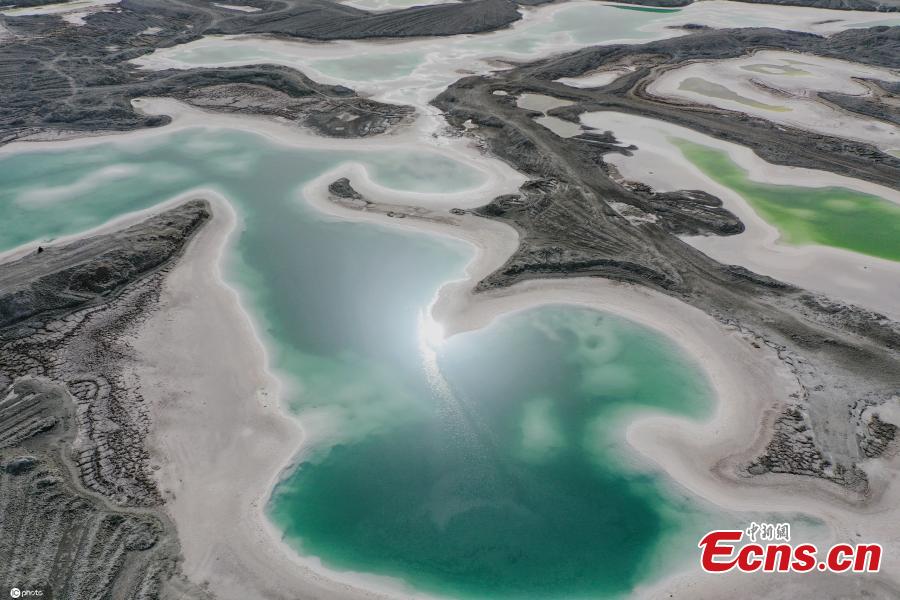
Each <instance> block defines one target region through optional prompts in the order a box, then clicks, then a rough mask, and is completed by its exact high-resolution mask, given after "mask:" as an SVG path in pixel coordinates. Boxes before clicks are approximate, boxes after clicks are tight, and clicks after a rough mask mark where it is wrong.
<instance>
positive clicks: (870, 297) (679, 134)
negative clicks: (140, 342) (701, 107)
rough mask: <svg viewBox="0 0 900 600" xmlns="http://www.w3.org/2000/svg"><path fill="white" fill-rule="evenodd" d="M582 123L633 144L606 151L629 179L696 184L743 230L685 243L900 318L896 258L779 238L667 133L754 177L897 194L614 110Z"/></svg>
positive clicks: (663, 185) (656, 184) (896, 198)
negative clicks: (629, 152) (626, 152)
mask: <svg viewBox="0 0 900 600" xmlns="http://www.w3.org/2000/svg"><path fill="white" fill-rule="evenodd" d="M581 120H582V123H583V124H584V125H588V126H590V127H595V128H596V129H598V130H600V131H606V130H610V131H612V132H613V133H614V134H615V135H616V137H617V138H618V139H619V140H620V141H621V142H622V143H623V144H626V145H628V144H634V145H635V146H637V147H638V150H637V151H635V152H634V156H632V157H626V156H622V155H619V154H608V155H607V156H606V158H605V159H606V160H607V161H608V162H609V163H611V164H613V165H615V166H616V167H617V168H618V170H619V172H620V173H621V174H622V176H623V177H625V178H626V179H628V180H631V181H640V182H643V183H646V184H648V185H650V186H652V187H653V188H654V189H655V190H657V191H660V192H666V191H673V190H683V189H701V190H704V191H707V192H709V193H711V194H714V195H716V196H718V197H719V198H721V199H722V201H723V203H724V206H725V208H727V209H728V210H730V211H731V212H733V213H734V214H735V215H737V216H738V217H739V218H740V220H741V221H742V222H743V223H744V225H745V226H746V230H745V231H744V232H743V233H741V234H739V235H734V236H727V237H721V236H690V237H685V238H684V239H685V241H687V242H688V243H689V244H691V245H692V246H694V247H695V248H697V249H699V250H701V251H702V252H704V253H705V254H707V255H708V256H710V257H712V258H714V259H716V260H717V261H719V262H722V263H725V264H735V265H741V266H743V267H746V268H748V269H750V270H752V271H755V272H757V273H762V274H764V275H769V276H771V277H774V278H776V279H780V280H782V281H786V282H788V283H793V284H795V285H798V286H800V287H803V288H806V289H809V290H812V291H816V292H821V293H824V294H826V295H829V296H832V297H834V298H838V299H841V300H844V301H846V302H851V303H853V304H857V305H859V306H862V307H866V308H869V309H872V310H876V311H879V312H882V313H884V314H886V315H888V316H890V317H892V318H894V319H898V320H900V304H898V302H897V300H896V299H897V298H898V297H900V263H897V262H894V261H890V260H885V259H880V258H875V257H871V256H866V255H863V254H858V253H856V252H850V251H848V250H843V249H841V248H832V247H827V246H790V245H787V244H785V243H783V242H781V241H780V240H779V238H780V233H779V232H778V230H777V229H776V228H775V227H773V226H772V225H770V224H769V223H767V222H766V221H764V220H763V219H762V218H761V217H760V216H759V215H758V214H756V212H755V211H754V210H753V208H752V207H751V206H750V205H749V204H748V203H747V201H746V200H744V198H743V197H741V195H740V194H738V193H736V192H734V191H733V190H731V189H730V188H727V187H725V186H723V185H720V184H718V183H716V182H715V181H713V180H712V179H711V178H710V177H708V176H707V175H706V174H705V173H703V171H701V170H700V169H699V168H698V167H696V166H695V165H694V164H693V163H692V162H690V161H689V160H688V159H687V158H685V157H684V155H683V154H682V153H681V151H680V150H679V149H678V147H677V146H675V145H674V144H672V143H671V142H670V141H669V138H670V137H676V138H683V139H686V140H689V141H692V142H695V143H698V144H703V145H704V146H709V147H711V148H716V149H718V150H723V151H725V152H727V153H728V156H729V158H731V160H733V161H734V162H735V163H736V164H737V165H738V166H740V167H741V168H742V169H744V170H746V171H747V173H748V177H749V178H750V179H751V180H753V181H759V182H765V183H770V184H777V185H792V186H801V187H814V188H815V187H828V186H837V187H845V188H848V189H851V190H856V191H859V192H863V193H867V194H873V195H875V196H880V197H882V198H884V199H886V200H888V201H892V202H896V203H900V191H897V190H893V189H891V188H887V187H885V186H881V185H877V184H874V183H868V182H865V181H862V180H859V179H851V178H849V177H843V176H840V175H835V174H832V173H828V172H826V171H815V170H812V169H801V168H796V167H782V166H778V165H773V164H771V163H768V162H766V161H764V160H762V159H761V158H760V157H759V156H757V155H756V154H755V153H754V152H753V151H752V150H750V149H749V148H746V147H744V146H739V145H737V144H732V143H730V142H725V141H722V140H719V139H716V138H714V137H711V136H708V135H704V134H702V133H698V132H695V131H693V130H691V129H687V128H685V127H680V126H678V125H672V124H670V123H666V122H664V121H657V120H654V119H648V118H645V117H638V116H634V115H626V114H623V113H616V112H605V111H604V112H596V113H588V114H585V115H582V119H581Z"/></svg>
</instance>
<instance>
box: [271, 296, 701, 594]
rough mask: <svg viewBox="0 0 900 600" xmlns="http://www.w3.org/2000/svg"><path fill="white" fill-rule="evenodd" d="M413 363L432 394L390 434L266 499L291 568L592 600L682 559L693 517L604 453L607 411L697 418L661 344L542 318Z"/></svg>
mask: <svg viewBox="0 0 900 600" xmlns="http://www.w3.org/2000/svg"><path fill="white" fill-rule="evenodd" d="M429 357H430V353H429V352H428V351H425V352H424V353H423V356H422V358H421V360H422V361H423V363H424V364H425V369H426V371H428V370H429V366H428V365H429V364H430V365H431V367H430V369H431V377H430V380H431V382H432V389H431V390H425V389H422V390H418V391H416V390H411V392H412V393H411V394H410V395H409V399H408V400H407V402H409V404H408V407H407V409H406V410H398V409H397V407H396V406H394V407H390V408H387V409H386V410H389V411H390V413H391V414H400V415H402V418H400V419H398V422H397V423H394V424H392V423H390V422H388V421H387V420H385V419H382V420H381V421H380V422H381V426H380V427H379V428H378V432H377V433H372V434H370V435H367V436H365V437H364V438H363V439H359V440H357V441H355V442H353V443H342V444H337V445H334V446H333V447H331V448H330V449H329V450H328V451H327V452H320V453H317V454H316V455H315V456H314V457H313V458H312V459H311V460H310V461H308V462H305V463H302V464H301V465H300V466H299V468H298V469H297V471H296V472H295V473H294V474H293V475H292V476H291V477H290V478H288V479H287V480H286V481H284V482H283V483H282V484H281V485H279V486H278V488H277V489H276V492H275V494H274V497H273V500H272V503H271V507H270V511H271V515H272V518H273V520H274V521H275V522H276V523H277V524H278V525H279V526H280V527H281V528H282V529H283V530H284V531H285V533H286V535H287V538H288V539H289V540H291V541H292V542H293V543H296V544H298V545H299V546H300V547H301V548H302V551H303V552H304V553H306V554H312V555H316V556H320V557H323V559H324V560H325V562H326V564H330V565H332V566H334V567H336V568H343V569H349V570H354V571H357V570H364V571H369V572H376V573H381V574H387V575H394V576H399V577H401V578H403V579H404V580H406V581H407V582H409V583H411V584H412V585H413V586H414V587H416V588H420V589H424V590H426V591H431V592H434V593H438V594H441V595H450V596H454V597H467V598H486V597H488V598H500V597H504V598H581V597H592V598H596V597H615V596H618V595H620V594H623V593H626V592H628V591H629V590H630V589H632V587H633V586H634V585H635V584H637V583H638V582H641V581H643V580H645V579H646V577H647V575H648V570H652V565H654V564H655V563H656V562H658V560H660V559H661V556H659V555H658V552H660V551H662V552H663V553H664V551H663V548H662V546H663V545H664V542H665V541H668V542H670V543H671V542H672V540H673V538H680V541H682V542H684V539H686V538H689V541H688V542H686V543H683V544H678V543H675V544H674V545H675V546H676V547H678V546H681V547H684V548H693V547H694V545H695V544H696V539H697V537H696V535H697V532H695V531H693V530H692V527H691V526H690V525H686V523H690V522H691V521H692V519H693V518H696V517H697V514H696V513H693V512H692V509H691V508H690V507H689V506H687V503H685V502H679V501H676V500H674V499H672V498H670V497H668V496H667V495H665V494H664V493H663V492H662V491H661V490H660V489H659V487H658V484H657V482H656V476H655V475H654V474H652V473H649V472H646V471H643V470H641V469H640V468H638V467H635V466H629V465H628V464H627V460H626V459H624V458H623V455H622V454H621V453H620V452H621V446H619V444H620V437H621V433H622V432H621V429H620V428H619V427H618V426H617V423H620V422H621V415H622V413H623V412H625V413H628V412H630V411H633V410H634V409H639V408H662V409H665V410H667V411H672V412H678V413H682V414H692V415H698V414H701V413H702V412H703V411H704V410H705V409H707V408H708V406H709V398H710V395H709V391H708V389H707V388H706V384H705V380H704V379H703V378H702V377H701V376H700V374H699V373H698V372H697V370H696V369H695V368H694V367H693V366H691V365H690V364H688V363H687V362H686V361H685V360H684V359H683V358H681V355H680V353H679V351H678V350H677V349H676V348H675V347H674V345H673V344H671V343H669V342H667V341H666V340H664V339H660V337H659V335H658V334H656V333H653V332H651V331H648V330H646V329H644V328H642V327H638V326H636V325H635V324H633V323H630V322H628V321H624V320H622V319H618V318H615V317H612V316H604V315H600V314H598V313H595V312H592V311H588V310H583V309H575V308H570V307H565V308H564V307H547V308H543V309H537V310H533V311H529V312H527V313H523V314H519V315H515V316H513V317H508V318H505V319H502V320H501V321H499V322H498V323H496V324H494V325H492V326H490V327H488V328H487V329H484V330H481V331H478V332H472V333H467V334H463V335H459V336H456V337H454V338H451V339H450V340H449V341H447V342H445V343H444V344H443V345H441V346H440V347H439V348H438V349H437V352H436V355H435V356H432V357H431V358H429ZM432 359H433V360H432ZM421 394H425V395H426V397H429V398H431V400H430V401H426V402H424V403H423V402H422V401H420V400H416V399H414V398H416V397H417V396H419V395H421ZM371 408H372V410H373V411H375V410H376V407H371ZM613 448H616V449H613ZM706 524H707V525H708V522H706ZM689 531H690V533H689ZM668 551H671V547H668Z"/></svg>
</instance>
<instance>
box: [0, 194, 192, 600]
mask: <svg viewBox="0 0 900 600" xmlns="http://www.w3.org/2000/svg"><path fill="white" fill-rule="evenodd" d="M209 216H210V213H209V208H208V205H207V204H206V203H205V202H203V201H193V202H188V203H185V204H183V205H181V206H178V207H176V208H173V209H170V210H168V211H165V212H163V213H160V214H158V215H156V216H153V217H150V218H148V219H146V220H145V221H143V222H142V223H139V224H137V225H134V226H132V227H129V228H127V229H125V230H122V231H118V232H112V233H107V234H103V235H98V236H95V237H91V238H87V239H83V240H79V241H76V242H72V243H70V244H65V245H59V246H54V247H50V248H46V249H44V250H43V251H42V252H40V253H33V254H31V255H29V256H27V257H25V258H22V259H20V260H18V261H15V262H12V263H8V264H4V265H0V281H2V288H0V289H3V292H2V293H0V306H2V307H3V308H4V310H3V312H2V317H3V320H2V324H3V326H2V327H0V504H2V506H3V519H0V554H2V555H3V556H4V560H3V561H0V580H2V581H5V582H12V583H13V584H14V585H17V586H19V587H20V588H23V589H38V590H43V591H44V592H45V597H53V598H56V599H72V600H75V599H81V598H95V597H96V598H99V597H115V598H133V599H140V600H150V599H155V598H159V597H160V595H161V594H162V591H163V590H164V589H165V587H166V585H168V582H169V580H170V579H171V577H172V576H173V575H174V574H175V573H176V572H177V558H178V541H177V536H176V533H175V531H174V528H173V527H172V526H171V524H169V523H168V521H167V519H166V517H165V515H164V513H163V512H162V511H161V510H160V508H161V505H162V501H163V500H162V496H161V494H160V492H159V490H158V489H157V487H156V484H155V481H154V479H153V476H152V471H151V469H152V466H151V464H150V456H149V453H148V451H147V447H146V445H145V442H144V441H145V439H146V436H147V432H148V429H149V426H150V419H149V415H148V414H147V408H146V406H145V405H144V403H143V398H142V396H141V393H140V387H139V384H138V382H135V381H133V380H132V379H131V378H130V377H129V375H128V369H127V368H126V367H127V365H128V360H129V351H130V347H129V344H128V335H129V332H130V331H132V328H133V327H134V326H135V325H137V324H138V323H140V322H141V321H142V319H144V318H145V317H146V315H147V314H148V311H150V310H152V309H153V307H154V305H155V302H156V300H157V298H158V293H159V286H160V284H161V282H162V280H163V278H164V276H165V274H166V272H167V271H168V269H169V268H171V265H172V262H173V260H174V259H176V258H177V257H178V255H179V253H180V252H181V251H182V249H183V248H184V246H185V244H186V243H187V241H188V240H189V239H190V238H191V236H192V235H193V234H194V232H196V231H197V229H198V228H199V227H200V226H202V225H203V223H204V222H206V221H207V220H208V219H209ZM185 589H186V590H187V593H188V596H189V597H195V598H200V597H203V594H202V592H201V591H200V590H196V589H192V588H190V586H186V588H185Z"/></svg>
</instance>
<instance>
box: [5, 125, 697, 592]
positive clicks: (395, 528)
mask: <svg viewBox="0 0 900 600" xmlns="http://www.w3.org/2000/svg"><path fill="white" fill-rule="evenodd" d="M348 160H353V161H358V162H361V163H363V164H364V165H365V166H366V167H367V168H368V169H369V170H370V172H371V173H372V175H373V177H374V178H375V179H376V180H377V181H378V183H380V184H381V185H384V186H387V187H389V188H393V189H398V190H417V191H420V192H427V191H460V190H465V189H469V188H473V187H475V186H477V185H479V184H480V183H481V175H480V173H479V172H477V171H474V170H473V169H470V168H468V167H466V166H465V165H463V164H460V163H456V162H454V161H451V160H449V159H446V158H443V157H442V156H440V155H437V154H432V153H430V152H428V151H424V150H421V149H418V150H416V151H400V150H397V151H386V150H379V151H378V152H377V153H376V152H364V151H353V152H351V151H326V150H312V149H302V148H293V147H288V146H281V145H278V144H276V143H273V142H271V141H269V140H267V139H266V138H263V137H261V136H256V135H253V134H249V133H243V132H238V131H230V130H202V129H197V130H187V131H181V132H176V133H172V134H169V135H160V136H155V137H145V138H140V139H137V140H133V141H131V142H103V143H97V144H92V145H89V146H85V147H78V148H70V149H60V150H51V151H46V150H42V151H32V152H27V153H22V154H8V153H0V184H2V185H0V208H2V210H3V214H4V216H5V217H6V218H5V219H4V220H3V221H2V222H0V248H3V249H8V248H11V247H14V246H16V245H19V244H21V243H23V242H26V241H32V240H37V239H46V238H52V237H56V236H60V235H64V234H70V233H75V232H77V231H81V230H84V229H86V228H89V227H93V226H96V225H98V224H101V223H103V222H105V221H107V220H109V219H111V218H114V217H116V216H118V215H121V214H123V213H126V212H130V211H134V210H138V209H141V208H147V207H150V206H153V205H154V204H156V203H158V202H159V201H160V200H164V199H166V198H169V197H172V196H174V195H177V194H180V193H183V192H185V191H188V190H191V189H196V188H198V187H210V188H213V189H215V190H218V191H219V192H221V193H222V194H223V195H225V196H226V197H227V198H228V199H229V201H230V202H231V203H232V204H233V205H234V206H235V208H236V210H237V212H238V214H239V217H240V232H239V235H238V237H237V239H236V241H235V243H234V245H233V246H232V247H231V248H230V250H229V255H228V261H227V265H226V267H227V268H226V271H225V274H226V278H227V279H228V280H229V281H230V282H232V283H234V284H235V285H236V286H237V287H238V288H239V289H240V290H241V293H242V299H243V302H244V303H245V305H246V306H247V307H248V308H249V310H250V311H251V313H252V314H253V316H254V319H255V320H256V322H257V323H258V325H259V326H260V329H261V333H262V335H263V336H264V338H265V341H266V344H267V347H268V349H269V356H270V360H271V362H272V366H273V368H274V369H275V370H276V371H277V372H278V373H279V374H280V375H281V376H283V378H284V379H285V381H286V383H287V384H288V386H287V390H288V392H287V393H288V396H287V397H286V398H285V401H286V403H287V406H288V407H289V408H290V410H292V411H294V412H295V413H296V414H298V415H299V416H300V418H301V419H302V421H303V424H304V429H305V431H306V432H307V434H308V435H309V439H310V441H311V446H310V447H309V448H308V449H307V450H306V451H305V452H304V454H303V455H302V456H301V457H299V462H298V465H297V468H296V470H295V471H294V472H293V473H292V474H291V475H290V476H289V477H288V478H287V479H286V480H284V481H283V482H282V483H281V484H280V485H279V486H278V487H277V488H276V490H275V491H274V492H273V496H272V499H271V502H270V505H269V513H270V515H271V518H272V519H273V521H274V523H275V524H276V525H278V526H279V527H280V528H281V529H282V530H283V531H284V534H285V538H286V540H287V541H288V542H289V543H290V544H291V545H293V546H294V547H295V548H297V549H298V551H300V552H301V553H305V554H312V555H316V556H318V557H320V558H321V560H322V561H323V563H324V564H325V565H326V566H328V567H330V568H333V569H338V570H342V569H351V570H353V571H361V572H367V573H377V574H383V575H389V576H393V577H397V578H400V579H402V580H404V581H406V582H407V583H409V584H410V585H412V586H414V587H415V588H417V589H421V590H424V591H427V592H433V593H437V594H442V595H450V596H457V597H464V598H484V597H505V598H527V597H540V598H580V597H617V596H621V595H624V594H627V592H628V591H629V590H631V589H632V588H633V587H634V586H635V585H637V584H639V583H641V582H644V581H646V580H647V579H648V578H649V577H654V576H656V575H657V574H660V573H664V572H667V570H668V569H670V568H672V567H673V565H675V564H680V562H681V561H684V560H691V562H693V560H694V557H695V552H696V541H697V538H698V536H699V535H700V533H701V529H704V530H705V529H708V528H709V527H711V526H712V525H711V522H710V520H709V519H708V518H707V515H706V514H705V513H703V512H701V511H700V509H699V508H697V507H696V504H695V502H694V501H693V500H691V499H688V498H685V497H682V496H680V495H678V494H676V493H675V492H674V491H672V490H670V489H668V487H667V486H665V485H664V482H663V480H662V479H661V477H660V475H659V474H658V473H656V472H654V471H653V470H651V469H650V468H649V467H646V466H644V465H642V464H640V463H639V462H637V461H636V459H635V458H634V456H633V455H632V453H631V452H629V451H628V450H627V449H626V448H625V447H624V445H623V444H622V442H621V439H620V438H621V427H620V424H621V423H622V421H623V419H625V418H627V416H628V415H630V414H633V413H634V411H635V410H640V409H646V408H656V409H663V410H666V411H671V412H676V413H679V414H687V415H702V414H704V413H705V412H706V411H707V409H708V408H709V391H708V390H707V387H706V383H705V380H704V379H703V377H702V376H701V375H700V373H699V371H698V369H697V367H696V366H695V365H693V364H691V363H689V362H688V361H686V360H685V359H684V358H683V357H682V356H681V354H680V352H679V350H678V349H677V348H676V347H675V346H674V345H673V344H672V343H671V342H669V341H668V340H666V339H664V338H661V337H660V336H659V335H657V334H655V333H654V332H652V331H649V330H647V329H644V328H642V327H639V326H637V325H635V324H633V323H630V322H628V321H625V320H622V319H618V318H614V317H611V316H608V315H603V314H600V313H596V312H591V311H587V310H583V309H574V308H571V307H558V306H555V307H545V308H541V309H536V310H532V311H528V312H524V313H518V314H515V315H512V316H509V317H506V318H503V319H501V320H499V321H497V322H496V323H495V324H493V325H491V326H489V327H487V328H485V329H482V330H480V331H477V332H471V333H467V334H463V335H459V336H455V337H453V338H451V339H449V340H446V341H443V342H442V343H436V345H429V344H427V343H425V342H424V339H425V338H430V337H431V336H427V335H425V333H426V330H427V329H428V328H427V327H423V325H422V323H423V320H422V315H423V314H424V312H425V311H426V309H427V306H428V305H429V304H430V302H431V300H432V298H433V296H434V293H435V291H436V290H437V289H438V287H439V286H440V284H441V283H443V282H444V281H447V280H449V279H454V278H459V277H461V276H462V274H463V269H464V265H465V262H466V261H467V260H468V259H469V257H470V256H471V251H470V249H469V248H468V247H467V246H464V245H462V244H460V243H452V242H448V241H445V240H442V239H440V238H435V237H430V236H424V235H417V234H412V233H407V232H402V231H399V230H394V229H388V228H383V227H379V226H374V225H371V224H363V223H352V222H345V221H338V220H335V219H333V218H330V217H326V216H322V215H320V214H318V213H316V212H315V211H313V210H312V209H310V208H309V207H307V206H306V205H305V203H303V202H302V201H301V199H300V198H299V196H298V194H299V190H300V189H301V188H302V186H303V185H304V184H305V183H306V182H308V181H310V180H311V179H313V178H314V177H316V176H318V175H320V174H322V173H324V172H325V171H327V170H330V169H332V168H334V167H335V166H337V165H338V164H340V163H342V162H346V161H348Z"/></svg>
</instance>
